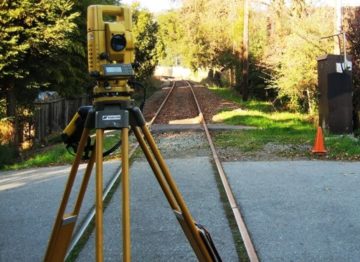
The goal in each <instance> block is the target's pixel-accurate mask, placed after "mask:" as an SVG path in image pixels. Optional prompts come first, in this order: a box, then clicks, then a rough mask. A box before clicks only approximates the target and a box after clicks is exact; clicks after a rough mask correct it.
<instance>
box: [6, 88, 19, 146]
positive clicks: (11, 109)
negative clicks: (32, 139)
mask: <svg viewBox="0 0 360 262" xmlns="http://www.w3.org/2000/svg"><path fill="white" fill-rule="evenodd" d="M5 90H6V116H7V117H8V118H10V119H11V122H12V124H13V128H14V130H15V132H14V133H13V134H12V139H11V141H12V142H13V143H14V145H15V146H16V147H18V146H19V141H20V139H19V134H18V133H19V132H18V127H19V119H18V116H17V114H16V97H15V89H14V82H13V81H7V82H6V83H5Z"/></svg>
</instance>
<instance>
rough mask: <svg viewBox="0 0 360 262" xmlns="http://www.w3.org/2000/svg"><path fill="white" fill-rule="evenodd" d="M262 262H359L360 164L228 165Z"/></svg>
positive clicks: (274, 163) (271, 163)
mask: <svg viewBox="0 0 360 262" xmlns="http://www.w3.org/2000/svg"><path fill="white" fill-rule="evenodd" d="M224 168H225V171H226V173H227V175H228V178H229V181H230V184H231V187H232V189H233V192H234V195H235V197H236V199H237V201H238V204H239V205H240V207H241V210H242V213H243V216H244V218H245V223H246V224H247V227H248V229H249V231H250V234H251V236H252V239H253V242H254V244H255V248H256V250H257V252H258V254H259V257H260V259H261V261H324V262H325V261H326V262H329V261H342V262H347V261H354V262H355V261H360V204H359V199H360V163H359V162H331V161H273V162H261V161H257V162H251V161H249V162H230V163H224Z"/></svg>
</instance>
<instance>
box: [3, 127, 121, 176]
mask: <svg viewBox="0 0 360 262" xmlns="http://www.w3.org/2000/svg"><path fill="white" fill-rule="evenodd" d="M119 140H120V132H119V131H116V132H113V133H111V134H106V136H105V139H104V151H105V150H107V149H110V148H111V147H112V146H113V145H115V144H116V143H117V142H118V141H119ZM74 159H75V156H74V155H72V154H70V153H69V152H68V151H67V150H66V148H65V145H64V144H62V143H58V144H55V145H53V146H50V147H46V148H44V149H43V150H41V152H39V153H36V154H34V155H33V156H32V157H30V158H28V159H26V160H25V161H23V162H20V163H15V164H13V165H6V166H4V167H3V168H2V170H19V169H24V168H31V167H45V166H54V165H64V164H72V162H73V161H74Z"/></svg>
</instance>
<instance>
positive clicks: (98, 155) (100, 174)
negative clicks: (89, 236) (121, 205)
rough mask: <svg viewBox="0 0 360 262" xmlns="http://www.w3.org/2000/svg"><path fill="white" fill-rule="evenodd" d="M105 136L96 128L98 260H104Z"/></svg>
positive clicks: (102, 131) (98, 261)
mask: <svg viewBox="0 0 360 262" xmlns="http://www.w3.org/2000/svg"><path fill="white" fill-rule="evenodd" d="M103 137H104V130H102V129H96V145H95V158H96V180H95V191H96V192H95V210H96V211H95V247H96V252H95V255H96V261H97V262H102V261H103V199H102V198H103V154H102V152H103Z"/></svg>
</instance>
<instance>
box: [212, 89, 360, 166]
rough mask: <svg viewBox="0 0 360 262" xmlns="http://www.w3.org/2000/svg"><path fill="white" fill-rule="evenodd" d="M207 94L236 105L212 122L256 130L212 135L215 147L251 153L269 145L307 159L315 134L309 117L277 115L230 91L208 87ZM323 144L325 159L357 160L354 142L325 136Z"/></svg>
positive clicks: (358, 148) (359, 147)
mask: <svg viewBox="0 0 360 262" xmlns="http://www.w3.org/2000/svg"><path fill="white" fill-rule="evenodd" d="M210 90H212V91H213V92H214V93H216V94H218V95H220V96H221V97H223V98H225V99H228V100H231V101H233V102H235V103H237V104H238V105H239V108H238V109H235V110H224V111H222V112H219V113H218V114H217V115H215V116H214V117H213V121H214V122H222V123H226V124H229V125H245V126H253V127H256V129H254V130H245V131H241V132H239V131H235V132H234V131H229V132H221V133H216V134H215V143H216V144H217V146H219V147H222V148H229V147H231V148H236V149H239V150H240V151H241V152H244V153H254V152H259V151H262V150H263V149H264V146H265V145H266V144H269V143H272V144H276V145H287V146H289V145H291V146H292V148H293V149H294V148H295V149H294V151H292V152H289V156H292V155H296V156H303V157H309V156H310V152H309V148H311V147H312V145H313V143H314V139H315V134H316V128H315V126H314V124H313V123H312V119H313V118H312V117H311V116H310V115H307V114H300V113H292V112H284V111H277V110H276V109H275V108H274V107H273V106H272V104H271V103H269V102H263V101H256V100H251V101H247V102H244V101H242V100H241V98H240V96H238V95H237V94H236V93H235V92H234V91H233V90H230V89H227V88H215V87H212V88H210ZM325 144H326V147H327V150H328V154H327V156H326V158H327V159H342V160H358V159H360V142H359V139H357V138H354V137H352V136H335V135H330V134H327V133H326V134H325ZM297 146H298V147H297ZM304 148H306V149H304ZM285 153H288V152H285ZM280 154H284V152H280Z"/></svg>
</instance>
